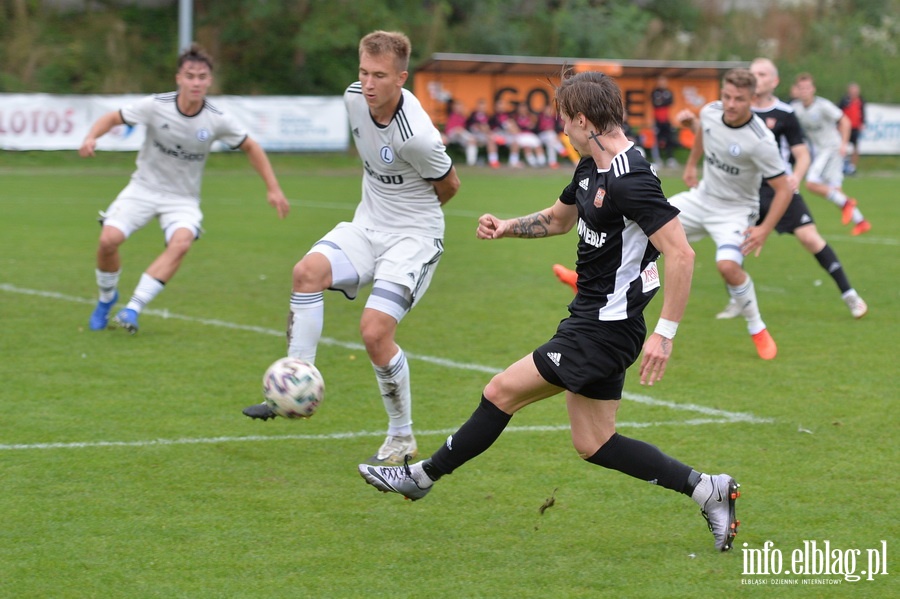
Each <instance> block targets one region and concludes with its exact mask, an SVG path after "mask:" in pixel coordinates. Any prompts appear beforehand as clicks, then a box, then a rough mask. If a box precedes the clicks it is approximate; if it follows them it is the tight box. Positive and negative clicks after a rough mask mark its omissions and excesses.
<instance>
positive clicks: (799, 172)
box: [788, 144, 812, 191]
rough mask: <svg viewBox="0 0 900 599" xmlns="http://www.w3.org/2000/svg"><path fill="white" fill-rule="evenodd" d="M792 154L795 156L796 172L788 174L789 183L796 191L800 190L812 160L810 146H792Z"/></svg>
mask: <svg viewBox="0 0 900 599" xmlns="http://www.w3.org/2000/svg"><path fill="white" fill-rule="evenodd" d="M791 156H793V158H794V172H793V173H791V174H790V175H788V179H789V180H788V183H789V184H790V186H791V189H793V190H794V191H799V190H800V182H801V181H803V179H804V178H806V171H808V170H809V164H810V162H811V161H812V159H811V158H810V155H809V147H808V146H807V145H806V144H797V145H795V146H791Z"/></svg>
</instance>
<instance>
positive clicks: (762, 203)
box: [756, 185, 816, 233]
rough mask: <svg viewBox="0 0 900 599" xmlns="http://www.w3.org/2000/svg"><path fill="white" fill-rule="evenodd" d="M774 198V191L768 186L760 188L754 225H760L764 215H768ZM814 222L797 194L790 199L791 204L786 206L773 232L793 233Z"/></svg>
mask: <svg viewBox="0 0 900 599" xmlns="http://www.w3.org/2000/svg"><path fill="white" fill-rule="evenodd" d="M774 197H775V190H774V189H772V188H771V187H769V186H768V185H766V186H763V187H761V188H760V190H759V219H757V221H756V224H759V223H761V222H762V221H763V220H764V219H765V218H766V215H767V214H768V213H769V208H771V207H772V199H773V198H774ZM815 222H816V221H814V220H813V217H812V213H811V212H810V211H809V208H807V207H806V202H804V201H803V196H801V195H800V194H799V193H795V194H794V195H793V196H792V197H791V203H790V204H788V207H787V210H785V212H784V215H783V216H782V217H781V220H780V221H778V223H777V224H776V225H775V230H776V231H778V232H779V233H793V232H794V230H795V229H798V228H800V227H802V226H804V225H811V224H813V223H815Z"/></svg>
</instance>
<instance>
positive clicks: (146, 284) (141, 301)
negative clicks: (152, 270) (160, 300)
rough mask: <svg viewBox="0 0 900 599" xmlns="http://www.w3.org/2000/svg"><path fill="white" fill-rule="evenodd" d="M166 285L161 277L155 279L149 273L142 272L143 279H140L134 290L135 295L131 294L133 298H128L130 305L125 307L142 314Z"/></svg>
mask: <svg viewBox="0 0 900 599" xmlns="http://www.w3.org/2000/svg"><path fill="white" fill-rule="evenodd" d="M165 286H166V284H165V283H163V282H162V281H160V280H159V279H154V278H153V277H151V276H150V275H148V274H147V273H144V274H142V275H141V280H140V281H138V285H137V287H136V288H135V290H134V295H132V296H131V299H130V300H128V305H127V306H125V307H126V308H128V309H129V310H134V311H135V312H137V313H138V314H140V313H141V311H142V310H143V309H144V307H145V306H146V305H147V304H149V303H150V301H151V300H153V298H154V297H156V296H157V295H159V292H160V291H162V290H163V289H164V288H165Z"/></svg>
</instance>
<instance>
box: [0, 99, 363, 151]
mask: <svg viewBox="0 0 900 599" xmlns="http://www.w3.org/2000/svg"><path fill="white" fill-rule="evenodd" d="M140 97H142V95H116V96H99V95H98V96H76V95H71V96H69V95H51V94H0V149H3V150H77V149H78V148H79V147H80V146H81V142H82V140H83V139H84V136H85V135H86V134H87V132H88V130H89V129H90V127H91V125H92V124H93V123H94V121H95V120H97V118H98V117H99V116H101V115H102V114H104V113H106V112H109V111H111V110H117V109H119V108H122V107H123V106H126V105H127V104H129V103H131V102H133V101H135V100H136V99H138V98H140ZM209 101H210V102H211V103H212V104H213V105H215V106H216V107H217V108H218V109H220V110H222V111H223V112H225V113H227V114H230V115H232V116H233V117H234V118H235V119H237V120H238V122H240V123H241V124H242V125H243V126H244V127H246V128H247V130H248V132H249V133H250V137H252V138H253V139H255V140H256V141H257V142H259V144H260V145H261V146H262V147H263V148H264V149H265V150H266V151H272V152H334V151H345V150H347V148H348V147H349V143H350V133H349V129H348V125H347V113H346V110H345V109H344V102H343V100H342V98H341V97H340V96H333V97H332V96H328V97H325V96H247V97H244V96H210V98H209ZM143 141H144V129H143V127H142V126H140V125H138V126H136V127H127V126H120V127H116V128H114V129H113V130H112V131H110V132H109V133H107V134H106V135H104V136H103V137H101V138H100V139H99V140H98V142H97V149H98V150H101V151H103V150H106V151H115V150H120V151H135V150H137V149H139V148H140V146H141V143H143ZM217 149H220V150H221V149H223V148H217Z"/></svg>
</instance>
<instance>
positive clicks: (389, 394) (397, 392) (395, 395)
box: [372, 349, 412, 437]
mask: <svg viewBox="0 0 900 599" xmlns="http://www.w3.org/2000/svg"><path fill="white" fill-rule="evenodd" d="M372 367H373V368H374V369H375V378H376V379H377V380H378V389H379V390H380V391H381V399H382V401H383V402H384V409H385V411H386V412H387V414H388V434H389V435H391V436H395V437H396V436H401V437H403V436H406V435H411V434H412V392H411V391H410V388H409V363H408V362H407V361H406V354H405V353H403V350H402V349H401V350H400V351H398V352H397V353H396V354H395V355H394V357H393V358H391V361H390V362H388V365H387V366H376V365H375V364H372Z"/></svg>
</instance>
